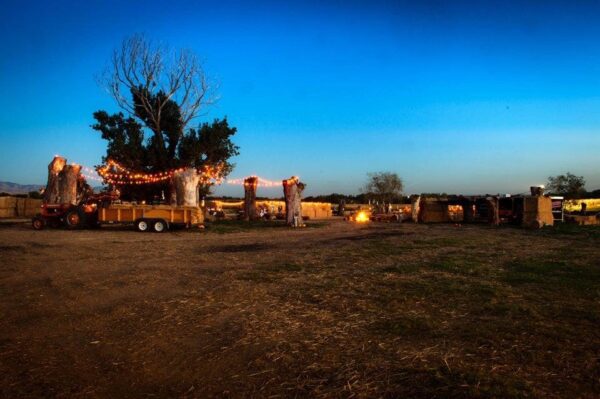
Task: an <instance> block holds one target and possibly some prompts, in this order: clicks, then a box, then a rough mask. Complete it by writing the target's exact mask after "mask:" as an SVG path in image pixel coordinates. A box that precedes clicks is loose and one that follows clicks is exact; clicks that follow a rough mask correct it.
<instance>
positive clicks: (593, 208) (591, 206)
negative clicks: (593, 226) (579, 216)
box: [565, 198, 600, 213]
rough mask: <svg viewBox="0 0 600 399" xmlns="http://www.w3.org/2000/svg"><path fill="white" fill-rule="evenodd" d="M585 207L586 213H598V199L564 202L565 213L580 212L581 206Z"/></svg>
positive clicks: (599, 206)
mask: <svg viewBox="0 0 600 399" xmlns="http://www.w3.org/2000/svg"><path fill="white" fill-rule="evenodd" d="M582 204H585V205H586V211H587V212H592V213H597V212H600V198H591V199H579V200H568V201H565V211H567V212H570V213H575V212H581V205H582Z"/></svg>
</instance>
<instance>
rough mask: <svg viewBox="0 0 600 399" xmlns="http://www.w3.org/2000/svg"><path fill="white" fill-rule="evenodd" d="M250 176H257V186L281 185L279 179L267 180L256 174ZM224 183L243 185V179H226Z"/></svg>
mask: <svg viewBox="0 0 600 399" xmlns="http://www.w3.org/2000/svg"><path fill="white" fill-rule="evenodd" d="M251 177H256V178H258V186H259V187H281V184H282V183H281V180H278V181H273V180H268V179H264V178H262V177H258V176H251ZM225 183H227V184H232V185H235V186H243V185H244V179H237V178H236V179H227V180H225Z"/></svg>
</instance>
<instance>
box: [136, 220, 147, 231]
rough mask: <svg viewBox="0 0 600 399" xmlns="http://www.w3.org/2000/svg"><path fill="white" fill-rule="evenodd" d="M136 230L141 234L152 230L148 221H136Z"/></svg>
mask: <svg viewBox="0 0 600 399" xmlns="http://www.w3.org/2000/svg"><path fill="white" fill-rule="evenodd" d="M135 229H136V230H137V231H139V232H142V233H144V232H146V231H149V230H150V223H149V222H148V220H147V219H138V220H136V221H135Z"/></svg>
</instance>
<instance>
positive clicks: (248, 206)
mask: <svg viewBox="0 0 600 399" xmlns="http://www.w3.org/2000/svg"><path fill="white" fill-rule="evenodd" d="M257 187H258V177H256V176H250V177H247V178H245V179H244V220H256V219H257V218H258V216H257V215H258V214H257V212H256V188H257Z"/></svg>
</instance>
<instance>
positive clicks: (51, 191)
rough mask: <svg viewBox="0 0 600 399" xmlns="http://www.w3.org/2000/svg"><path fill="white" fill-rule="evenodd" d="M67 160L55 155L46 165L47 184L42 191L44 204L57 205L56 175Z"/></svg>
mask: <svg viewBox="0 0 600 399" xmlns="http://www.w3.org/2000/svg"><path fill="white" fill-rule="evenodd" d="M66 164H67V160H66V159H65V158H63V157H59V156H58V155H56V156H55V157H54V159H52V162H50V164H49V165H48V182H47V183H46V190H45V191H44V202H45V203H46V204H59V203H60V196H59V192H58V174H59V173H60V172H61V171H62V170H63V168H64V167H65V165H66Z"/></svg>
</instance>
